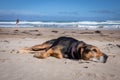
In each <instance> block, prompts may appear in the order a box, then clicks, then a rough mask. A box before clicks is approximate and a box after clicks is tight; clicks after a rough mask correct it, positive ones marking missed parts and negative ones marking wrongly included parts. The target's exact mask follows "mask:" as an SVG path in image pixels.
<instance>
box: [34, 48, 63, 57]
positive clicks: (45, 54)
mask: <svg viewBox="0 0 120 80" xmlns="http://www.w3.org/2000/svg"><path fill="white" fill-rule="evenodd" d="M60 49H61V48H60V47H59V48H57V47H52V48H50V49H49V50H47V51H46V52H43V53H36V54H35V55H34V57H36V58H41V59H44V58H47V57H49V56H54V57H56V58H59V59H61V58H63V55H62V53H61V50H60Z"/></svg>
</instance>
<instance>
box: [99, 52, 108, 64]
mask: <svg viewBox="0 0 120 80" xmlns="http://www.w3.org/2000/svg"><path fill="white" fill-rule="evenodd" d="M107 59H108V56H107V55H106V54H104V55H103V56H101V57H100V62H102V63H106V61H107Z"/></svg>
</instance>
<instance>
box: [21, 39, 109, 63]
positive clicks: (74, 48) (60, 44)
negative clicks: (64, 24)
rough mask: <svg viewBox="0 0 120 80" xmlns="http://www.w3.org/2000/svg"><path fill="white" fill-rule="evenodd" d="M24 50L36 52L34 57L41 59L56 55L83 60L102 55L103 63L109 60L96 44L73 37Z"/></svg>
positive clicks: (97, 57) (57, 56)
mask: <svg viewBox="0 0 120 80" xmlns="http://www.w3.org/2000/svg"><path fill="white" fill-rule="evenodd" d="M22 51H23V52H32V53H35V54H34V57H37V58H41V59H44V58H47V57H49V56H54V57H56V58H59V59H61V58H64V57H65V58H69V59H83V60H90V59H91V58H96V59H98V60H99V59H100V57H101V56H103V57H104V61H103V63H105V62H106V60H107V55H106V54H104V53H102V52H101V51H100V49H99V48H97V47H96V46H93V45H89V44H86V43H85V42H83V41H78V40H76V39H74V38H72V37H59V38H57V39H52V40H49V41H46V42H44V43H42V44H39V45H35V46H32V47H30V48H24V49H22Z"/></svg>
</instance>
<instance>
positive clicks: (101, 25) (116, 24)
mask: <svg viewBox="0 0 120 80" xmlns="http://www.w3.org/2000/svg"><path fill="white" fill-rule="evenodd" d="M0 27H11V28H12V27H33V28H34V27H40V28H67V29H83V30H87V29H89V30H93V29H95V30H96V29H99V30H118V29H119V30H120V21H99V22H98V21H78V22H42V21H20V22H19V24H18V25H16V21H0Z"/></svg>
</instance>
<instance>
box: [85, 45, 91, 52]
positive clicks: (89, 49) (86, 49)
mask: <svg viewBox="0 0 120 80" xmlns="http://www.w3.org/2000/svg"><path fill="white" fill-rule="evenodd" d="M84 51H85V52H86V53H87V52H89V51H91V46H90V45H86V46H85V47H84Z"/></svg>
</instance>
